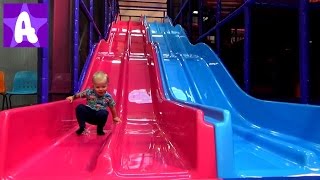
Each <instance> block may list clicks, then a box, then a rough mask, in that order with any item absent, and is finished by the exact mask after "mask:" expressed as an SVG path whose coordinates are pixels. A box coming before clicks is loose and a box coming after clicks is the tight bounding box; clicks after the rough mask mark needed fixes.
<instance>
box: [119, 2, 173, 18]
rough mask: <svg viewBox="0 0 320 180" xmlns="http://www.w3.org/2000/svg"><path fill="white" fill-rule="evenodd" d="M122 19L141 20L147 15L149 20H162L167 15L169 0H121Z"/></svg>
mask: <svg viewBox="0 0 320 180" xmlns="http://www.w3.org/2000/svg"><path fill="white" fill-rule="evenodd" d="M118 2H119V8H120V20H123V21H127V20H129V19H130V18H131V20H132V21H139V19H140V17H141V16H147V17H148V19H147V20H148V21H150V22H153V21H160V22H162V20H163V18H164V17H165V16H166V15H167V0H119V1H118Z"/></svg>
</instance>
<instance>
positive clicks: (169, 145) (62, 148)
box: [0, 21, 217, 180]
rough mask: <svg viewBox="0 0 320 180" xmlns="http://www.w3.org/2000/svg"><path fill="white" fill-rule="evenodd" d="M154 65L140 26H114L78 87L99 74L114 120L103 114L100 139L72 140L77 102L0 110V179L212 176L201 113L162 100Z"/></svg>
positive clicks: (91, 131)
mask: <svg viewBox="0 0 320 180" xmlns="http://www.w3.org/2000/svg"><path fill="white" fill-rule="evenodd" d="M157 64H158V62H157V56H156V54H155V49H154V47H153V46H152V45H151V43H149V42H148V40H147V35H146V31H145V26H144V25H143V23H142V22H131V21H128V22H124V21H117V22H114V23H113V24H112V28H111V32H110V35H109V38H108V40H107V41H105V40H101V41H100V42H99V43H98V44H97V45H96V47H95V50H94V52H93V56H92V59H91V63H90V65H89V67H88V71H87V73H86V76H85V79H84V81H83V82H84V83H83V86H82V88H81V90H84V89H86V88H88V87H90V86H92V84H91V79H92V75H93V73H94V72H96V71H98V70H103V71H105V72H107V73H108V74H109V79H110V83H109V86H108V91H109V92H110V93H111V95H112V96H113V97H114V98H115V100H116V103H117V105H116V108H117V111H118V114H119V115H120V118H121V119H122V123H120V124H117V125H114V124H112V117H111V114H110V115H109V117H108V121H107V125H106V127H105V131H106V135H105V136H97V134H96V127H95V126H90V125H87V130H86V132H85V133H84V134H83V135H81V136H78V135H76V134H75V130H76V129H77V128H78V127H77V121H76V119H75V114H74V110H75V107H76V106H77V105H78V104H80V103H84V101H83V100H81V99H79V100H76V101H75V102H73V103H69V102H67V101H66V100H65V101H58V102H53V103H47V104H42V105H35V106H29V107H23V108H17V109H11V110H7V111H2V112H0V179H33V180H37V179H41V180H43V179H77V180H79V179H119V178H132V179H145V178H147V179H190V178H207V179H216V177H217V171H216V166H215V165H216V164H215V162H216V157H215V142H214V141H215V140H214V133H215V132H214V128H213V126H212V125H210V124H209V123H206V122H205V121H204V115H203V113H202V111H200V110H197V109H195V108H192V107H188V106H185V105H181V104H178V103H175V102H172V101H168V100H167V99H166V98H165V96H164V94H163V90H162V83H161V79H160V78H159V76H160V73H159V70H158V68H157ZM204 136H206V137H209V139H211V140H210V143H208V142H206V141H205V140H204V139H202V137H204Z"/></svg>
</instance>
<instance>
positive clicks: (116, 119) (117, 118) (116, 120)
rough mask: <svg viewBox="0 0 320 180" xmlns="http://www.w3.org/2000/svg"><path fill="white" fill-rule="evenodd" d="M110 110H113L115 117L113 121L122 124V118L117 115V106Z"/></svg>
mask: <svg viewBox="0 0 320 180" xmlns="http://www.w3.org/2000/svg"><path fill="white" fill-rule="evenodd" d="M110 110H111V114H112V117H113V121H114V122H115V123H119V122H121V120H120V118H119V117H118V115H117V112H116V108H115V106H113V107H110Z"/></svg>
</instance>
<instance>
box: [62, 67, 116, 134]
mask: <svg viewBox="0 0 320 180" xmlns="http://www.w3.org/2000/svg"><path fill="white" fill-rule="evenodd" d="M92 82H93V89H86V90H84V91H82V92H80V93H77V94H75V95H73V96H69V97H67V98H66V99H67V100H69V101H70V102H72V101H73V100H74V99H76V98H86V100H87V103H86V105H84V104H80V105H78V106H77V108H76V117H77V121H78V124H79V129H78V130H77V131H76V133H77V134H78V135H81V134H82V133H83V132H84V130H85V127H86V122H88V123H89V124H93V125H97V134H98V135H104V134H105V133H104V132H103V127H104V126H105V124H106V122H107V119H108V114H109V113H108V111H107V109H106V108H107V107H109V108H110V110H111V113H112V117H113V121H114V122H115V123H119V122H121V120H120V118H119V117H118V116H117V113H116V109H115V104H116V103H115V101H114V100H113V98H112V96H111V95H110V94H109V93H108V92H107V87H108V82H109V78H108V75H107V74H106V73H104V72H103V71H98V72H96V73H94V75H93V78H92Z"/></svg>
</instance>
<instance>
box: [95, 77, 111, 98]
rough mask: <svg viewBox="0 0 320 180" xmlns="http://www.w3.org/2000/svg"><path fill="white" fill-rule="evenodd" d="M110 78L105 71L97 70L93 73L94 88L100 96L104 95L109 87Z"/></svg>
mask: <svg viewBox="0 0 320 180" xmlns="http://www.w3.org/2000/svg"><path fill="white" fill-rule="evenodd" d="M108 82H109V78H108V75H107V74H106V73H104V72H103V71H97V72H95V73H94V74H93V77H92V83H93V87H94V90H95V91H96V93H97V94H98V95H99V96H103V95H104V94H105V93H106V91H107V87H108Z"/></svg>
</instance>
